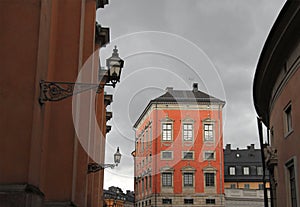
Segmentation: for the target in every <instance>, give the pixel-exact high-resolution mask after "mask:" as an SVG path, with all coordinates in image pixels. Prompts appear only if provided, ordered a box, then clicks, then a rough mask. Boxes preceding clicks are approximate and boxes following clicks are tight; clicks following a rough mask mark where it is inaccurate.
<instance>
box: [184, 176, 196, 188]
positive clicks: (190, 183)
mask: <svg viewBox="0 0 300 207" xmlns="http://www.w3.org/2000/svg"><path fill="white" fill-rule="evenodd" d="M193 175H194V174H193V173H184V174H183V185H184V186H193Z"/></svg>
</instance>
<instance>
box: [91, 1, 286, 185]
mask: <svg viewBox="0 0 300 207" xmlns="http://www.w3.org/2000/svg"><path fill="white" fill-rule="evenodd" d="M284 2H285V0H272V1H271V0H186V1H182V0H152V1H149V0H126V1H117V0H114V1H110V4H109V5H108V6H106V7H105V9H99V10H98V11H97V21H98V22H99V23H100V24H101V25H103V26H108V27H110V29H111V40H112V42H113V41H114V40H115V39H116V38H120V37H122V36H124V35H128V34H132V33H135V32H141V31H161V32H168V33H170V34H176V35H179V36H181V37H183V38H185V39H187V40H188V41H190V42H192V43H194V44H195V45H197V47H199V48H200V49H202V50H203V51H204V52H205V53H206V55H207V56H208V58H209V59H210V60H211V61H212V63H213V64H214V66H215V70H216V71H217V73H218V75H219V76H220V79H221V80H222V84H223V85H222V87H224V91H225V101H226V107H225V110H224V111H225V112H226V120H225V123H224V143H225V144H226V143H231V144H232V146H233V147H240V148H244V147H246V145H249V144H251V143H255V144H256V147H259V146H258V138H257V129H256V113H255V111H254V108H253V103H252V81H253V76H254V71H255V68H256V64H257V61H258V58H259V55H260V52H261V49H262V47H263V44H264V42H265V40H266V38H267V35H268V33H269V31H270V28H271V26H272V25H273V23H274V21H275V19H276V17H277V15H278V13H279V11H280V9H281V8H282V6H283V4H284ZM147 41H149V42H147ZM112 44H114V42H113V43H112ZM151 44H157V45H159V44H160V43H159V41H155V42H152V41H150V39H147V38H146V39H145V38H144V37H142V36H136V38H134V39H130V40H128V41H127V42H125V43H124V42H120V43H119V44H118V46H120V48H121V49H120V54H121V55H122V54H128V53H130V52H128V51H131V50H133V49H134V48H138V47H143V46H144V45H151ZM161 45H162V46H163V47H165V45H163V43H161ZM167 46H171V47H174V48H176V50H178V51H177V52H178V53H177V57H183V56H184V55H185V53H187V50H186V49H184V48H183V46H181V45H180V44H179V43H178V44H173V45H172V44H171V45H167ZM153 47H154V46H153ZM106 50H107V49H105V48H104V49H103V53H102V54H101V56H102V55H104V57H101V58H104V60H105V58H107V57H108V55H110V54H111V50H110V51H106ZM180 50H183V52H182V53H180ZM191 52H192V50H191ZM102 62H103V61H102ZM187 62H188V63H191V64H193V63H194V62H193V60H189V61H187ZM195 64H196V65H197V64H199V62H195ZM102 65H104V64H103V63H102ZM125 67H126V70H128V71H130V72H132V71H136V73H135V76H134V77H131V78H132V80H131V79H130V77H126V72H125V71H124V74H123V75H124V77H123V78H126V80H122V81H123V82H126V84H125V85H126V87H125V85H123V88H122V86H121V84H122V83H120V84H119V85H120V88H117V89H115V91H114V90H110V89H109V90H108V91H110V92H111V93H114V103H113V105H112V106H111V110H113V112H114V114H113V120H112V121H110V124H111V125H112V126H113V128H112V131H111V132H110V133H109V134H108V136H107V143H108V145H107V153H106V158H107V162H112V154H113V153H114V151H115V148H116V146H120V148H121V152H122V154H123V158H122V162H121V164H120V166H119V167H118V168H116V169H113V170H109V171H106V174H105V187H106V188H107V187H109V186H110V185H116V186H119V187H121V188H122V189H123V190H125V189H131V190H133V178H132V176H133V159H132V157H131V155H130V153H131V152H132V150H133V149H134V131H133V130H132V123H134V121H135V120H136V119H137V117H138V116H139V114H140V113H141V111H142V110H143V109H144V107H145V106H146V105H147V103H148V102H149V101H150V100H151V99H152V98H155V97H157V96H158V95H160V94H162V93H163V90H162V89H164V88H166V87H167V86H170V85H171V86H174V87H175V88H176V87H180V89H190V86H187V85H185V84H178V85H176V82H178V81H179V79H178V77H174V79H173V80H169V79H170V78H169V79H166V80H165V81H160V82H159V81H158V82H155V81H154V79H157V76H158V74H159V70H158V68H159V67H161V68H165V69H167V70H169V71H173V72H174V73H175V74H180V75H179V76H184V73H182V71H187V70H188V69H189V67H188V66H186V65H185V64H184V63H182V62H180V61H178V60H176V59H171V58H169V59H168V58H167V59H166V58H165V57H160V58H157V57H154V56H146V55H144V56H136V57H134V58H129V59H127V60H126V62H125ZM146 67H149V68H150V70H152V73H149V71H148V70H147V69H145V68H146ZM151 67H152V68H151ZM207 67H208V66H207V65H205V66H204V65H199V67H195V68H193V69H195V70H204V69H205V68H207ZM141 68H142V69H144V71H146V72H145V73H146V76H144V78H143V76H142V74H143V73H140V71H141V70H140V69H141ZM155 70H156V71H155ZM156 72H158V73H156ZM128 74H129V73H128ZM151 74H152V75H151ZM189 76H191V77H192V75H191V74H190V75H189ZM137 77H138V78H137ZM145 77H146V78H145ZM165 77H168V73H167V72H166V73H165V74H162V75H161V78H165ZM205 77H206V76H205ZM134 78H135V79H134ZM182 78H183V79H184V80H185V82H188V80H190V82H192V81H198V80H197V79H196V80H193V79H192V78H190V77H182ZM130 82H131V83H132V84H131V85H130V84H129V83H130ZM143 84H144V85H147V84H148V85H149V86H151V87H153V90H148V91H147V90H146V89H145V90H141V91H136V90H134V88H135V87H136V86H140V87H144V85H143ZM204 86H205V83H204V84H203V88H205V87H204ZM155 87H156V88H155ZM124 88H125V89H126V90H125V89H124ZM154 88H155V89H154ZM208 89H210V88H208ZM212 91H214V90H212ZM146 92H147V94H150V96H151V97H147V94H146ZM130 93H133V94H135V95H134V96H132V98H131V99H130V101H129V102H130V103H125V102H124V100H126V96H128V94H130ZM213 95H218V94H213ZM219 98H223V97H219ZM120 108H121V109H122V110H123V109H124V110H127V113H128V114H125V115H124V113H122V111H120V110H119V109H120ZM124 116H126V117H125V118H124Z"/></svg>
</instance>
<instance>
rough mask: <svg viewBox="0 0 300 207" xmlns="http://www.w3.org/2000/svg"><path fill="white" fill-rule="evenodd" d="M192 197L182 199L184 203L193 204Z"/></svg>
mask: <svg viewBox="0 0 300 207" xmlns="http://www.w3.org/2000/svg"><path fill="white" fill-rule="evenodd" d="M193 203H194V199H184V204H193Z"/></svg>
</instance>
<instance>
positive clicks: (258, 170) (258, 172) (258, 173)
mask: <svg viewBox="0 0 300 207" xmlns="http://www.w3.org/2000/svg"><path fill="white" fill-rule="evenodd" d="M256 169H257V175H263V168H262V167H257V168H256Z"/></svg>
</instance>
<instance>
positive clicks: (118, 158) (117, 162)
mask: <svg viewBox="0 0 300 207" xmlns="http://www.w3.org/2000/svg"><path fill="white" fill-rule="evenodd" d="M121 156H122V155H121V153H120V150H119V147H118V148H117V152H116V153H115V154H114V161H115V163H116V165H118V164H119V163H120V161H121Z"/></svg>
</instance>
